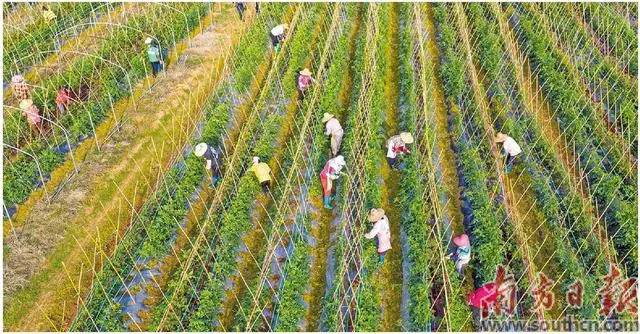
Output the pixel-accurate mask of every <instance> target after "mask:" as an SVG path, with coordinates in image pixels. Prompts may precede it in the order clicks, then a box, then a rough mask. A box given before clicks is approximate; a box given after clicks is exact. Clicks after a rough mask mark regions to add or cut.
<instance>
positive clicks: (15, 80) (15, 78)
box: [11, 74, 24, 83]
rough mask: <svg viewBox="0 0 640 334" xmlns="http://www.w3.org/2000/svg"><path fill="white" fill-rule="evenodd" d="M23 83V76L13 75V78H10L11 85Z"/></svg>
mask: <svg viewBox="0 0 640 334" xmlns="http://www.w3.org/2000/svg"><path fill="white" fill-rule="evenodd" d="M23 81H24V77H23V76H21V75H20V74H18V75H14V76H13V77H12V78H11V82H13V83H21V82H23Z"/></svg>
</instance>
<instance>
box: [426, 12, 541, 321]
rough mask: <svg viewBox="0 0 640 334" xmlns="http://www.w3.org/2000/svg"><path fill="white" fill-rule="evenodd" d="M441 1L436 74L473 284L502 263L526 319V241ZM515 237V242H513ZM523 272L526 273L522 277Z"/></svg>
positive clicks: (492, 274)
mask: <svg viewBox="0 0 640 334" xmlns="http://www.w3.org/2000/svg"><path fill="white" fill-rule="evenodd" d="M448 9H449V8H447V6H446V5H443V4H438V5H435V6H434V9H433V17H434V18H435V20H436V23H437V27H438V32H437V40H438V42H439V46H440V51H441V54H442V56H441V65H440V78H441V80H442V83H443V88H444V93H445V97H446V99H447V105H448V108H449V114H450V117H451V121H450V122H451V125H450V127H451V134H452V138H453V139H452V141H453V143H454V151H455V152H456V153H457V154H456V158H457V159H456V160H457V164H458V168H459V174H460V178H461V184H462V189H463V190H462V199H463V202H464V205H465V206H466V207H468V208H469V209H470V210H471V215H472V218H471V221H470V222H469V223H468V224H469V226H467V229H468V231H469V232H470V238H471V246H472V249H473V253H474V255H473V257H472V260H471V263H470V265H471V266H472V268H473V272H474V279H475V280H476V284H475V285H476V286H481V285H483V284H485V283H487V282H490V281H493V280H494V278H495V275H496V268H497V267H498V266H499V265H504V266H505V267H506V268H507V270H508V271H509V272H511V273H513V274H514V276H515V277H516V280H517V281H518V296H522V297H519V299H518V308H517V309H516V310H515V311H516V313H517V316H518V317H526V315H524V313H525V312H527V311H528V310H530V309H531V308H529V306H532V305H533V303H532V299H531V298H528V297H527V296H526V294H524V293H523V292H526V291H529V290H530V286H531V285H532V284H533V283H532V280H533V275H532V274H531V272H530V270H531V268H530V259H527V258H526V254H527V248H526V244H525V245H522V244H520V245H519V243H520V242H521V241H522V239H518V238H516V237H515V236H516V232H517V231H516V229H517V228H518V226H515V225H514V224H512V222H511V219H510V217H509V216H508V212H507V210H506V206H505V203H504V201H505V198H504V195H503V194H504V191H503V188H504V185H503V184H502V183H500V177H499V174H498V171H497V168H500V167H499V166H495V161H494V160H493V159H492V158H491V156H492V153H491V147H490V146H489V145H488V143H489V140H491V138H488V137H487V134H486V133H485V131H486V130H485V129H484V127H483V124H482V121H481V120H480V119H479V115H478V114H479V111H478V110H477V108H478V107H477V106H476V104H475V102H474V98H473V91H472V87H471V86H472V84H471V82H470V81H471V80H470V78H469V76H470V74H469V71H468V70H466V69H465V60H464V58H463V56H462V55H463V54H464V53H463V52H462V50H461V48H460V44H461V43H462V41H461V40H460V37H459V36H458V32H457V31H456V28H455V23H453V22H451V21H452V20H454V18H453V15H452V14H451V13H449V10H448ZM517 240H519V241H520V242H518V241H517ZM525 276H526V277H525Z"/></svg>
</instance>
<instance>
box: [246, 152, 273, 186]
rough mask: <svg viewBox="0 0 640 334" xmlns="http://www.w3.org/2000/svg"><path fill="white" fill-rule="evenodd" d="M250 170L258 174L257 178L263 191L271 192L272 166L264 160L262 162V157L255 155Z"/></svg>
mask: <svg viewBox="0 0 640 334" xmlns="http://www.w3.org/2000/svg"><path fill="white" fill-rule="evenodd" d="M249 171H250V172H253V173H254V174H256V178H258V182H260V185H261V186H262V192H264V193H268V192H269V185H270V183H271V175H269V173H271V168H270V167H269V165H267V164H266V163H264V162H260V158H258V157H253V165H252V166H251V168H249Z"/></svg>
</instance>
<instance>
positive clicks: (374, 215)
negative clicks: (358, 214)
mask: <svg viewBox="0 0 640 334" xmlns="http://www.w3.org/2000/svg"><path fill="white" fill-rule="evenodd" d="M382 217H384V209H377V208H374V209H371V211H369V215H368V216H367V219H368V220H369V221H370V222H372V223H375V222H377V221H378V220H380V219H382Z"/></svg>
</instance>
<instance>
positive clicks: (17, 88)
mask: <svg viewBox="0 0 640 334" xmlns="http://www.w3.org/2000/svg"><path fill="white" fill-rule="evenodd" d="M11 90H12V91H13V97H15V98H16V100H18V101H22V100H27V99H29V98H30V97H31V96H30V95H31V94H30V92H29V85H27V81H26V80H24V77H23V76H21V75H14V76H13V77H12V78H11Z"/></svg>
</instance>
